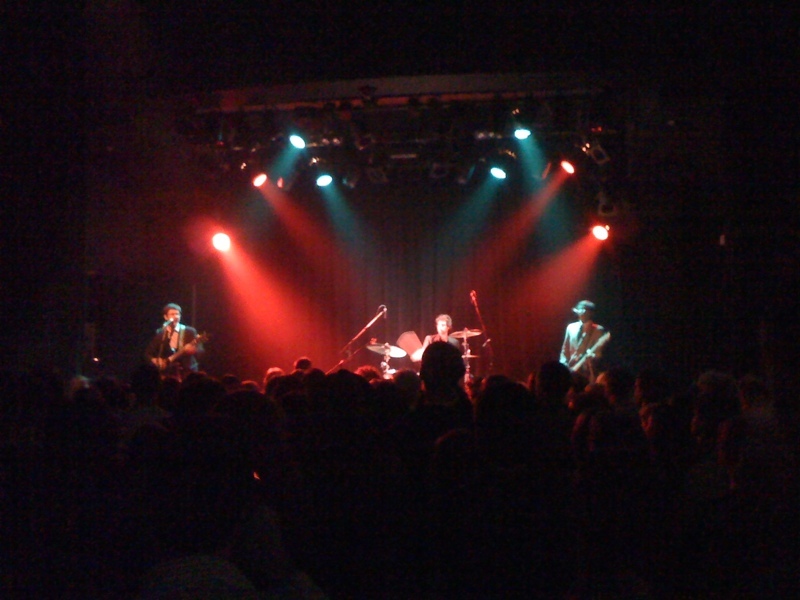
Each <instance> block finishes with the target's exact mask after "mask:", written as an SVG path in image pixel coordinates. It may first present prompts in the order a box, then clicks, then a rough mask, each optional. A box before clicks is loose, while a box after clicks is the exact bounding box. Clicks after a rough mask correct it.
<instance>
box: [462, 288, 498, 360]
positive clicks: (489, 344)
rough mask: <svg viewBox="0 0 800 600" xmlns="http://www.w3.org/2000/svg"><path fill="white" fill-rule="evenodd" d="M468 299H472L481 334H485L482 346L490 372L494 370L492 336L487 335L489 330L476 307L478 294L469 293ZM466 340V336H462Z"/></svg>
mask: <svg viewBox="0 0 800 600" xmlns="http://www.w3.org/2000/svg"><path fill="white" fill-rule="evenodd" d="M470 300H471V301H472V306H474V307H475V314H477V315H478V322H479V323H480V324H481V330H483V335H485V336H486V341H485V342H483V345H482V346H481V347H482V348H486V355H487V358H488V359H489V369H488V372H489V374H491V373H492V371H493V370H494V351H493V350H492V338H490V337H489V330H488V329H486V323H484V322H483V317H482V316H481V310H480V308H478V294H475V293H471V294H470ZM464 339H465V340H466V338H464Z"/></svg>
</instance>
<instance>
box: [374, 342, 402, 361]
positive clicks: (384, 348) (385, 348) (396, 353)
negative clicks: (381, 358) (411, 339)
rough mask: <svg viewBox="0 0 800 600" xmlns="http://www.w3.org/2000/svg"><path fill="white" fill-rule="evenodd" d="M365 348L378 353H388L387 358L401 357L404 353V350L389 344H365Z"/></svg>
mask: <svg viewBox="0 0 800 600" xmlns="http://www.w3.org/2000/svg"><path fill="white" fill-rule="evenodd" d="M367 350H372V351H373V352H377V353H378V354H387V353H388V354H389V358H403V357H404V356H405V355H406V351H405V350H403V349H402V348H398V347H397V346H392V345H391V344H370V345H369V346H367Z"/></svg>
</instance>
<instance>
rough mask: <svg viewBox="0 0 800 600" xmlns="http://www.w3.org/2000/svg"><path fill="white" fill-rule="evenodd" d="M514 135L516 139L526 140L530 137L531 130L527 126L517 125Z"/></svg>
mask: <svg viewBox="0 0 800 600" xmlns="http://www.w3.org/2000/svg"><path fill="white" fill-rule="evenodd" d="M514 137H515V138H517V139H518V140H527V139H528V138H529V137H531V130H530V129H528V128H527V127H517V128H516V129H515V130H514Z"/></svg>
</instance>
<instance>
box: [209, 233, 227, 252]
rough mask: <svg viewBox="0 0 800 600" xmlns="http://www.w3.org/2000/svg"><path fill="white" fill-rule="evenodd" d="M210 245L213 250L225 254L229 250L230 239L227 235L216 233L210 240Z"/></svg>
mask: <svg viewBox="0 0 800 600" xmlns="http://www.w3.org/2000/svg"><path fill="white" fill-rule="evenodd" d="M211 243H212V244H213V245H214V248H216V249H217V250H219V251H220V252H227V251H228V250H230V249H231V238H230V237H228V234H227V233H217V234H215V235H214V237H213V238H211Z"/></svg>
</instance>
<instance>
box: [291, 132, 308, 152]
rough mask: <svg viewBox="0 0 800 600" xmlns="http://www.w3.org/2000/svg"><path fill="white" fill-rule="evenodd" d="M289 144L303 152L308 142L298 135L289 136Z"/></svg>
mask: <svg viewBox="0 0 800 600" xmlns="http://www.w3.org/2000/svg"><path fill="white" fill-rule="evenodd" d="M289 143H290V144H291V145H292V146H294V147H295V148H297V149H298V150H302V149H303V148H305V147H306V141H305V140H304V139H303V138H302V137H300V136H299V135H297V134H292V135H290V136H289Z"/></svg>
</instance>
